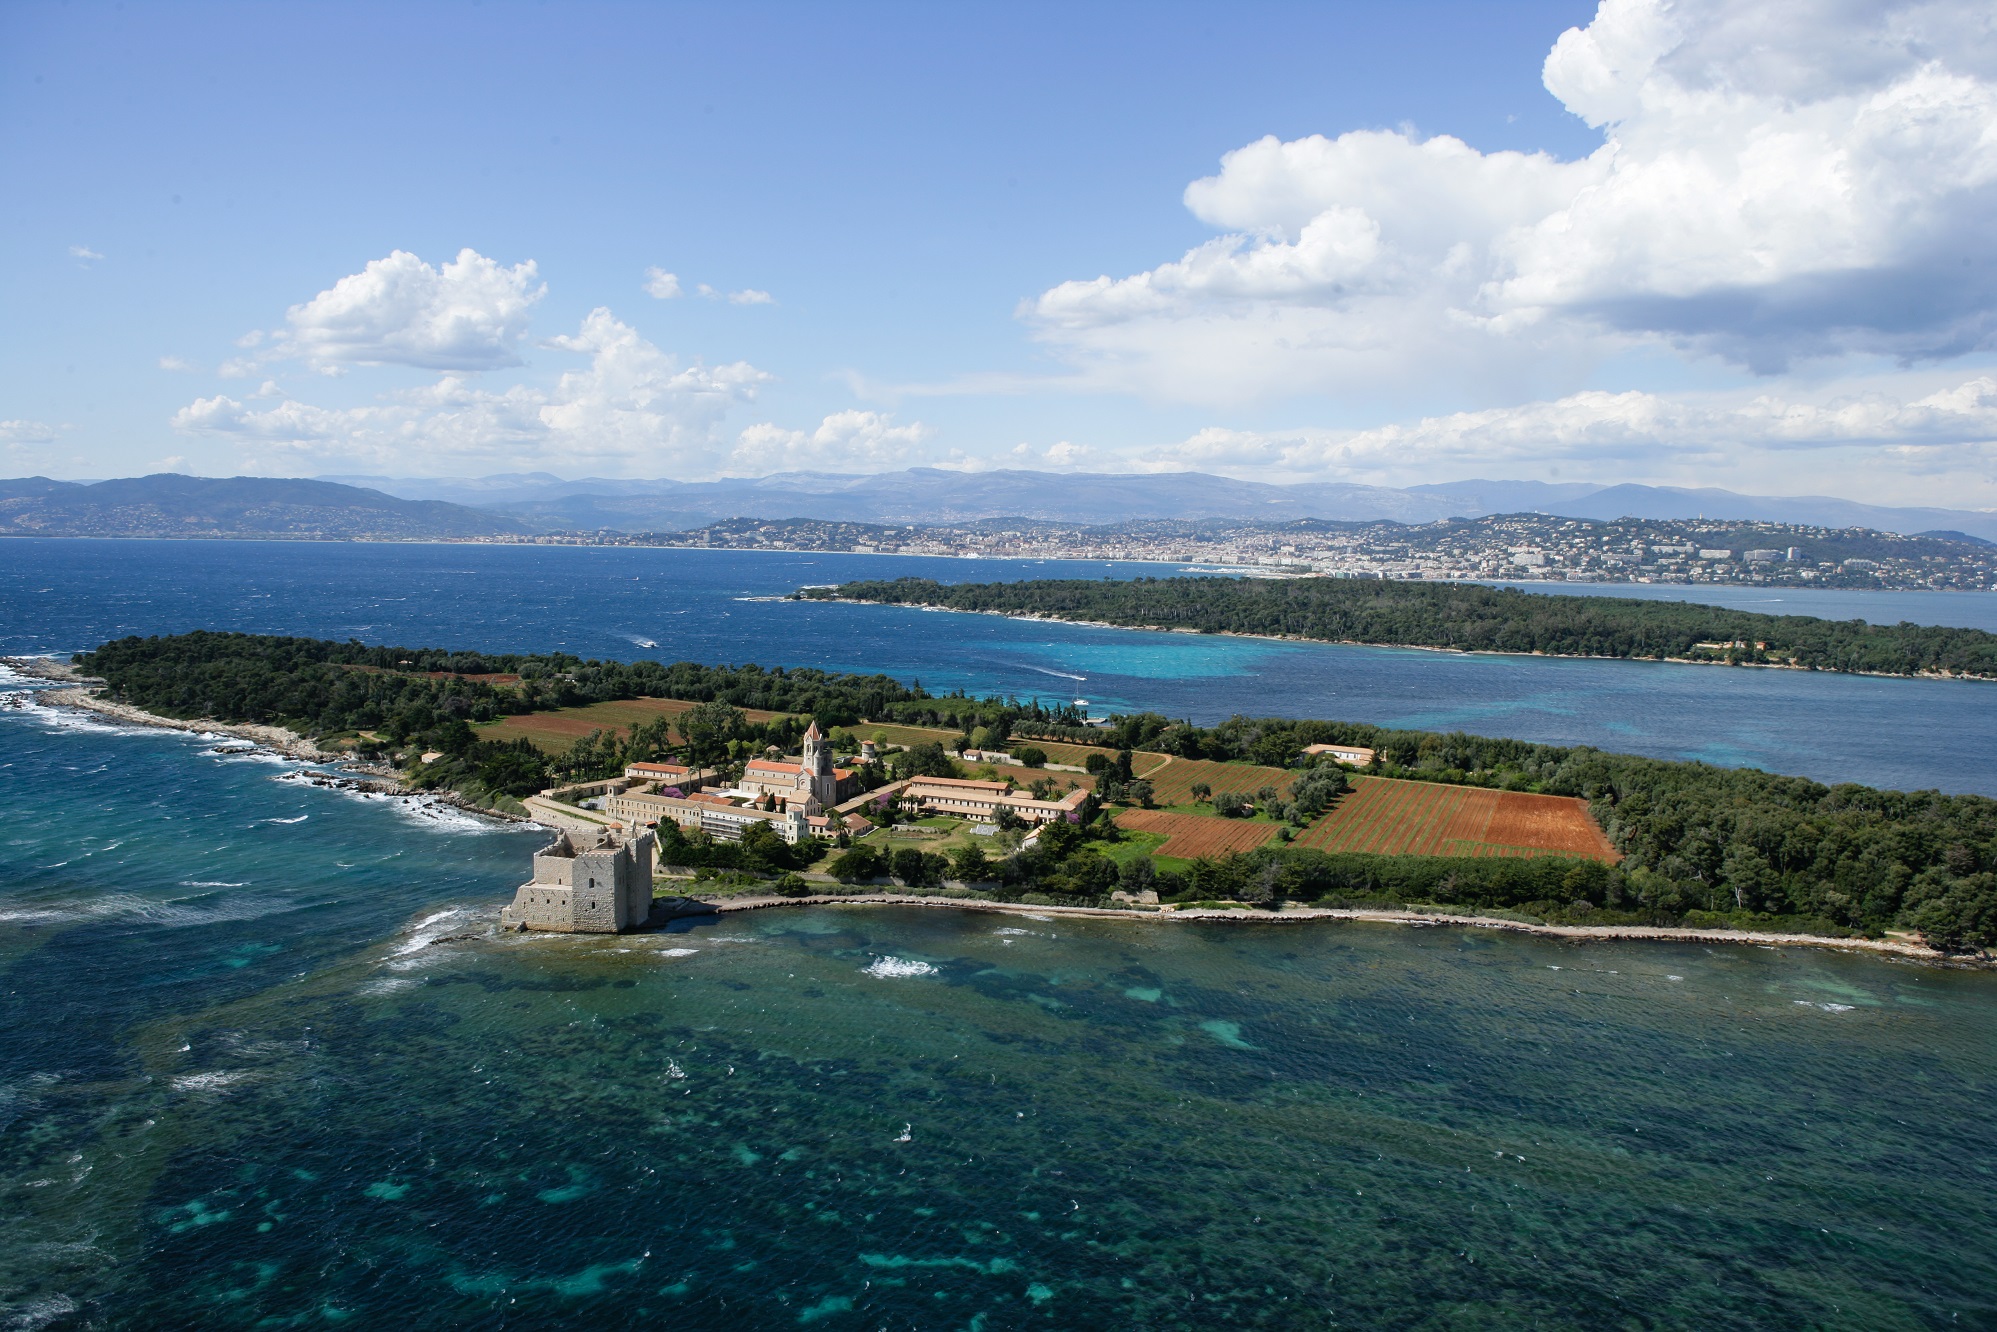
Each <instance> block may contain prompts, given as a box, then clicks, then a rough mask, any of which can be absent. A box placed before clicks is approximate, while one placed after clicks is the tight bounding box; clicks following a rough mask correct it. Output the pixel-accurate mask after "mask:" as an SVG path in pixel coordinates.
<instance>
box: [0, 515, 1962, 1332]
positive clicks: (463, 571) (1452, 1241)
mask: <svg viewBox="0 0 1997 1332" xmlns="http://www.w3.org/2000/svg"><path fill="white" fill-rule="evenodd" d="M0 552H4V554H5V556H6V562H5V563H4V564H0V650H4V651H7V652H23V651H64V650H70V649H73V648H76V647H82V646H90V645H93V644H95V643H96V642H99V641H102V640H103V639H105V638H107V637H112V636H116V635H120V634H126V633H155V632H170V631H175V630H180V629H186V628H192V627H196V626H212V627H225V628H236V629H244V630H256V631H266V632H288V633H300V634H312V635H348V634H351V635H354V636H357V637H363V638H367V639H370V640H375V641H382V640H389V641H398V642H402V643H410V644H440V645H456V646H466V647H478V648H485V649H507V648H515V649H534V650H545V649H549V648H556V647H560V648H565V649H567V650H569V651H575V652H580V653H583V654H586V655H599V656H617V657H634V656H638V655H647V656H650V655H657V656H661V657H666V658H674V657H692V658H696V659H700V660H707V661H743V660H751V659H754V660H760V661H765V662H784V663H788V664H799V665H821V666H830V667H838V668H845V669H867V670H873V669H887V670H891V671H893V672H894V673H896V674H898V675H904V676H920V677H921V678H922V679H923V681H924V682H925V683H926V684H928V685H930V686H931V687H933V688H950V687H953V686H958V685H961V686H963V687H965V688H969V689H975V690H1004V691H1009V692H1015V693H1022V694H1032V693H1035V692H1039V693H1041V694H1042V695H1043V696H1048V697H1071V696H1074V695H1075V694H1077V693H1079V694H1082V695H1084V696H1086V697H1088V698H1090V699H1091V700H1093V701H1095V702H1097V703H1098V704H1105V705H1114V706H1151V707H1159V708H1163V709H1164V710H1167V711H1170V712H1173V713H1176V714H1179V715H1187V716H1193V717H1197V718H1201V719H1211V718H1214V717H1218V716H1221V715H1224V714H1225V713H1226V712H1227V711H1230V710H1235V709H1239V710H1241V711H1244V712H1283V713H1292V714H1304V715H1331V716H1350V717H1372V718H1374V719H1378V720H1387V721H1400V722H1414V723H1427V724H1465V725H1471V726H1474V727H1476V728H1479V729H1488V730H1491V731H1493V732H1497V733H1510V734H1526V735H1538V736H1540V737H1543V738H1580V737H1589V738H1592V737H1605V736H1606V737H1613V738H1615V739H1616V742H1617V743H1621V744H1623V745H1624V746H1625V747H1629V748H1640V747H1648V748H1650V749H1651V750H1652V752H1682V751H1683V750H1684V749H1686V748H1687V747H1690V748H1693V749H1703V750H1705V751H1707V752H1711V753H1712V754H1714V755H1715V756H1717V757H1721V758H1741V759H1749V760H1752V761H1757V762H1766V763H1768V765H1769V766H1773V767H1787V768H1788V769H1789V770H1793V771H1805V770H1812V769H1813V768H1814V769H1819V770H1822V771H1823V772H1825V773H1826V774H1832V775H1835V774H1838V773H1842V774H1843V775H1847V776H1854V775H1862V774H1868V773H1870V774H1877V773H1881V772H1886V773H1891V772H1905V773H1907V774H1909V775H1910V776H1909V780H1908V781H1907V783H1906V784H1910V785H1911V784H1918V783H1920V782H1929V783H1939V784H1942V785H1951V784H1953V785H1958V786H1961V787H1963V788H1964V789H1989V786H1990V782H1989V773H1988V766H1989V765H1988V760H1987V754H1988V753H1989V752H1990V745H1989V740H1990V738H1991V733H1990V720H1989V709H1990V703H1989V700H1990V699H1991V698H1993V697H1997V695H1993V694H1992V693H1990V692H1989V691H1988V689H1987V688H1986V687H1982V686H1972V685H1936V684H1931V683H1927V682H1918V681H1899V680H1879V681H1873V680H1849V679H1840V678H1837V677H1827V676H1807V675H1797V674H1790V673H1780V672H1750V671H1727V670H1720V669H1705V668H1696V667H1675V668H1674V667H1656V666H1648V665H1634V664H1629V663H1614V662H1558V661H1547V660H1535V659H1514V658H1500V657H1489V658H1465V657H1449V656H1443V655H1440V654H1431V653H1413V652H1394V651H1376V650H1365V649H1342V648H1334V647H1320V646H1311V645H1291V644H1276V643H1261V642H1251V641H1247V640H1222V639H1211V638H1198V637H1190V636H1182V635H1151V634H1132V633H1125V632H1120V631H1110V630H1092V629H1086V628H1081V627H1075V626H1047V625H1026V624H1020V623H1016V622H1010V621H1002V620H998V619H993V618H987V617H967V616H954V615H936V614H926V613H922V612H915V611H905V610H892V609H888V608H872V607H828V606H813V605H798V604H794V603H784V602H779V601H769V600H755V599H753V598H758V597H766V596H771V595H774V594H780V593H782V592H785V591H788V590H790V588H792V587H794V586H796V585H797V584H799V583H804V582H830V581H837V580H841V579H845V578H850V577H856V576H867V575H871V574H875V573H880V572H888V573H901V572H927V573H933V574H935V575H936V576H939V577H963V578H970V577H980V578H988V577H994V576H1020V575H1027V574H1033V573H1042V572H1064V571H1065V570H1064V569H1063V567H1062V566H1057V565H1034V564H1024V565H1022V564H1006V563H983V562H975V563H974V562H969V561H920V560H908V559H890V558H869V557H852V556H843V557H812V556H767V555H738V554H727V553H719V552H664V551H597V550H569V549H545V548H525V549H520V548H500V547H455V546H393V547H387V546H384V547H365V546H338V545H335V546H298V545H263V544H256V545H250V544H243V545H236V544H225V543H152V542H145V543H141V542H14V543H8V544H6V545H5V546H0ZM1083 567H1085V568H1087V570H1088V571H1089V572H1090V573H1092V574H1093V573H1099V572H1102V573H1109V574H1112V575H1115V574H1124V573H1128V572H1132V571H1134V570H1133V569H1132V568H1131V567H1130V566H1123V567H1120V568H1116V569H1104V568H1103V567H1102V566H1083ZM745 598H746V599H745ZM639 639H649V640H652V641H654V642H656V643H657V644H658V645H659V646H658V647H657V648H656V649H653V648H645V647H642V646H640V645H639V644H638V643H636V642H634V640H639ZM1049 672H1056V674H1049ZM1076 677H1081V678H1076ZM21 683H22V682H20V681H11V682H9V681H7V680H5V679H0V1326H5V1327H19V1328H30V1329H41V1328H47V1329H51V1330H52V1332H63V1330H64V1329H71V1328H106V1329H120V1330H122V1329H143V1330H148V1332H149V1330H150V1329H156V1328H182V1327H187V1328H203V1329H209V1328H235V1327H243V1328H250V1327H257V1328H269V1327H299V1326H312V1327H320V1326H339V1325H343V1324H344V1325H346V1326H352V1327H365V1328H375V1327H395V1328H409V1329H412V1330H414V1329H425V1330H427V1329H432V1328H436V1329H455V1328H462V1327H494V1328H505V1327H514V1328H543V1327H577V1326H580V1327H606V1328H620V1329H621V1328H627V1327H629V1328H638V1327H653V1326H667V1327H672V1328H686V1329H736V1328H744V1327H753V1328H765V1327H801V1328H811V1329H827V1330H832V1329H855V1330H856V1332H857V1330H858V1329H869V1330H871V1329H878V1328H893V1329H928V1328H967V1329H981V1330H982V1332H999V1330H1000V1329H1009V1328H1060V1329H1070V1328H1072V1329H1091V1330H1092V1329H1099V1328H1139V1329H1182V1328H1183V1329H1205V1328H1211V1327H1218V1326H1252V1327H1265V1328H1281V1329H1290V1328H1296V1329H1319V1328H1335V1327H1345V1328H1350V1327H1365V1328H1395V1329H1400V1328H1406V1329H1439V1328H1471V1327H1475V1328H1483V1327H1500V1328H1514V1327H1516V1328H1558V1329H1567V1328H1573V1329H1594V1328H1601V1327H1633V1328H1634V1327H1642V1328H1688V1329H1710V1328H1722V1329H1735V1328H1740V1329H1746V1328H1850V1329H1858V1330H1865V1332H1870V1329H1879V1328H1909V1329H1915V1328H1943V1327H1979V1326H1980V1327H1993V1326H1997V1300H1993V1298H1992V1295H1991V1292H1992V1291H1993V1290H1997V1244H1993V1242H1992V1240H1991V1236H1992V1235H1997V1203H1993V1194H1992V1182H1993V1180H1997V1150H1994V1149H1993V1143H1997V1101H1993V1098H1992V1096H1991V1088H1992V1087H1993V1085H1997V976H1993V975H1992V974H1990V973H1985V972H1969V971H1954V970H1942V969H1936V968H1928V967H1920V966H1913V965H1902V964H1895V963H1891V962H1886V961H1880V960H1875V959H1869V958H1863V957H1847V956H1842V955H1838V954H1833V953H1821V952H1812V951H1808V950H1786V949H1772V948H1770V949H1763V948H1706V947H1700V946H1691V945H1635V944H1592V945H1577V944H1568V943H1559V942H1554V941H1549V940H1540V939H1533V938H1526V937H1512V936H1506V935H1494V934H1489V933H1483V932H1472V931H1458V930H1451V929H1432V930H1413V929H1403V928H1399V927H1388V926H1368V925H1344V926H1341V925H1334V924H1328V923H1314V924H1310V925H1305V926H1247V927H1243V926H1222V925H1204V926H1203V925H1190V926H1175V925H1167V924H1164V923H1161V922H1081V921H1072V920H1039V919H1033V918H1027V917H1018V916H1005V917H998V916H987V915H980V914H975V913H970V912H945V911H933V912H916V911H905V910H883V909H874V908H836V907H825V906H819V907H805V908H796V909H789V910H784V911H776V912H762V913H756V914H753V915H748V916H732V917H729V918H726V919H723V920H717V921H707V922H702V923H696V924H692V925H689V926H686V927H684V928H681V929H678V930H676V931H673V932H669V933H663V934H655V935H641V936H623V937H614V938H561V937H547V936H529V937H520V936H501V935H499V934H497V932H496V931H495V929H494V923H495V919H496V913H497V909H498V907H499V905H500V904H501V903H503V902H504V901H505V900H507V898H508V897H509V896H510V894H511V890H512V888H513V887H514V885H515V884H516V883H517V882H518V881H519V880H520V878H521V877H523V875H524V873H525V868H526V857H527V855H528V853H529V851H530V850H531V849H532V848H533V847H534V846H535V845H536V844H537V843H538V842H539V841H540V840H541V838H540V836H539V835H538V834H536V833H535V832H534V831H532V830H527V829H521V828H516V827H510V826H504V825H497V824H493V823H490V822H487V821H484V820H480V819H476V818H472V817H469V816H465V815H461V814H458V813H456V812H454V811H449V810H441V809H434V808H428V807H426V806H424V805H422V804H420V803H416V802H411V801H404V800H392V799H385V798H363V797H360V796H356V795H353V794H346V793H342V792H339V791H336V790H329V789H325V788H322V787H316V786H312V785H309V784H307V783H305V782H302V781H300V780H298V779H299V777H300V775H301V773H302V771H303V769H302V767H301V765H297V764H292V763H287V762H283V761H279V760H275V759H272V758H270V757H268V756H256V755H245V754H241V753H229V752H221V748H222V747H220V746H218V745H217V744H216V743H215V742H214V741H213V740H203V739H200V738H196V737H190V736H185V735H181V734H178V733H168V732H160V731H148V730H135V729H121V728H118V727H113V726H107V725H104V724H102V723H100V722H97V721H95V720H92V719H87V718H79V717H77V716H74V715H70V714H64V713H60V712H56V711H52V710H49V709H45V708H39V707H36V706H32V705H30V706H23V707H9V706H5V703H6V702H7V701H8V700H10V699H19V698H21V697H22V696H23V695H24V694H25V693H26V692H27V691H25V690H23V689H22V688H21V687H20V685H21ZM1895 765H1899V766H1897V767H1896V766H1895Z"/></svg>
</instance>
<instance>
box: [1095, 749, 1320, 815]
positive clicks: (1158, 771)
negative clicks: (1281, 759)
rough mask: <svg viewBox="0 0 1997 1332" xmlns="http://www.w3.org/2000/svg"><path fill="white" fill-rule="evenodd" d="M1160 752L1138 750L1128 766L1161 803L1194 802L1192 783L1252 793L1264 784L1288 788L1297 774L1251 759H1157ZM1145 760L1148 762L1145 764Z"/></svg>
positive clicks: (1285, 789) (1215, 788) (1219, 789)
mask: <svg viewBox="0 0 1997 1332" xmlns="http://www.w3.org/2000/svg"><path fill="white" fill-rule="evenodd" d="M1164 757H1165V755H1163V754H1139V755H1137V756H1136V761H1135V762H1134V763H1132V764H1131V768H1132V770H1133V771H1134V772H1136V774H1137V775H1138V776H1140V777H1143V778H1145V779H1146V780H1148V781H1149V782H1150V783H1151V790H1152V797H1151V798H1152V799H1153V800H1154V801H1156V802H1157V803H1158V804H1161V805H1190V804H1193V803H1194V801H1193V790H1192V788H1193V784H1194V783H1195V782H1205V783H1206V784H1207V785H1208V786H1210V787H1212V788H1213V789H1214V790H1216V791H1240V792H1242V793H1243V794H1246V795H1253V794H1254V793H1255V792H1256V791H1258V790H1260V789H1261V788H1262V787H1265V786H1273V787H1275V788H1276V789H1277V790H1278V791H1288V790H1289V788H1290V783H1291V781H1293V780H1294V779H1295V778H1296V774H1295V773H1294V772H1286V771H1284V770H1283V769H1281V768H1263V767H1258V766H1256V765H1255V764H1253V763H1216V762H1214V761H1213V760H1212V759H1182V758H1175V759H1173V760H1172V761H1171V762H1169V763H1160V762H1158V760H1160V759H1162V758H1164ZM1147 761H1148V762H1149V763H1150V765H1151V766H1149V767H1146V766H1145V765H1146V763H1147Z"/></svg>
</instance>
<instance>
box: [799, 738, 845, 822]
mask: <svg viewBox="0 0 1997 1332" xmlns="http://www.w3.org/2000/svg"><path fill="white" fill-rule="evenodd" d="M801 757H802V758H803V760H804V761H803V762H802V763H801V764H799V765H798V766H799V767H801V768H803V769H804V771H803V772H802V773H801V774H800V775H801V776H802V777H803V778H804V781H805V789H806V790H808V791H809V792H810V793H811V803H812V804H814V805H816V806H817V807H818V808H819V809H821V810H829V809H831V808H832V807H833V806H834V805H836V804H838V803H839V777H838V774H837V773H835V772H833V770H832V746H831V745H830V744H828V743H827V742H826V739H825V735H824V733H823V732H822V731H820V730H819V729H818V723H817V722H816V721H814V722H812V723H811V725H810V726H809V727H807V728H806V729H805V732H804V752H803V754H802V755H801Z"/></svg>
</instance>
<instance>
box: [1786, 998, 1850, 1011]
mask: <svg viewBox="0 0 1997 1332" xmlns="http://www.w3.org/2000/svg"><path fill="white" fill-rule="evenodd" d="M1790 1002H1791V1003H1793V1004H1795V1005H1796V1006H1797V1007H1798V1008H1821V1009H1822V1010H1823V1011H1824V1012H1826V1013H1849V1012H1851V1011H1852V1009H1853V1007H1854V1005H1852V1004H1820V1003H1817V1002H1815V1001H1814V1000H1810V999H1792V1000H1791V1001H1790Z"/></svg>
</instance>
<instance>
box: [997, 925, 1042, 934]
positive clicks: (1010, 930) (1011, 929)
mask: <svg viewBox="0 0 1997 1332" xmlns="http://www.w3.org/2000/svg"><path fill="white" fill-rule="evenodd" d="M992 933H993V934H1031V933H1033V931H1032V930H1022V929H1020V928H1019V927H1018V926H1017V925H1006V926H1002V927H1001V928H999V929H996V930H993V931H992Z"/></svg>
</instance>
